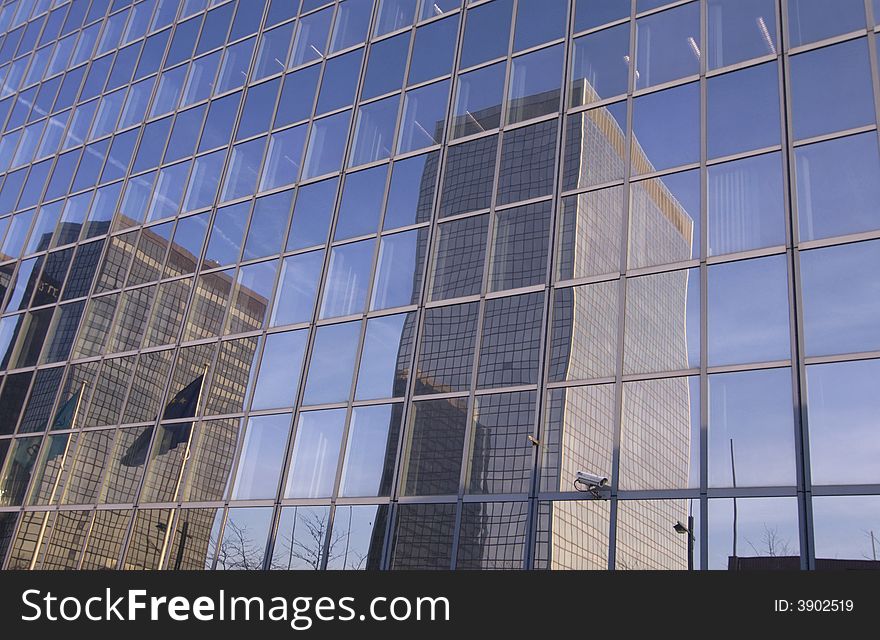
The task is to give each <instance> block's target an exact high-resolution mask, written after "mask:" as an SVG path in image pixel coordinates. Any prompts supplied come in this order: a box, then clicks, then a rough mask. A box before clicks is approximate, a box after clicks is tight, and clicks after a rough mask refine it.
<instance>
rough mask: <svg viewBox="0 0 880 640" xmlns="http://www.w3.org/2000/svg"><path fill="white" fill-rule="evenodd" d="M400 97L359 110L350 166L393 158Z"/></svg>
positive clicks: (393, 97) (367, 105)
mask: <svg viewBox="0 0 880 640" xmlns="http://www.w3.org/2000/svg"><path fill="white" fill-rule="evenodd" d="M399 103H400V96H399V95H396V96H391V97H390V98H385V99H384V100H379V101H378V102H371V103H370V104H366V105H363V106H362V107H360V108H359V109H358V115H357V124H356V125H355V131H354V145H353V149H352V151H351V160H350V161H349V165H350V166H357V165H361V164H366V163H368V162H373V161H375V160H381V159H383V158H388V157H390V156H391V150H392V149H393V147H394V125H395V124H396V123H397V107H398V104H399Z"/></svg>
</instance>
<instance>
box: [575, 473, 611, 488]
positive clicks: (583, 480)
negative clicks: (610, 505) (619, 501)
mask: <svg viewBox="0 0 880 640" xmlns="http://www.w3.org/2000/svg"><path fill="white" fill-rule="evenodd" d="M576 482H578V483H580V484H583V485H586V486H587V487H593V488H601V487H605V486H607V485H608V478H606V477H604V476H597V475H596V474H595V473H587V472H586V471H578V472H577V480H576Z"/></svg>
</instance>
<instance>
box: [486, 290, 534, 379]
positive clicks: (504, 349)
mask: <svg viewBox="0 0 880 640" xmlns="http://www.w3.org/2000/svg"><path fill="white" fill-rule="evenodd" d="M543 316H544V294H543V293H530V294H528V295H523V296H513V297H510V298H494V299H492V300H488V301H486V308H485V313H484V318H483V336H482V341H481V345H480V366H479V368H478V370H477V386H478V387H480V388H488V387H510V386H517V385H522V384H537V382H538V363H539V360H540V349H541V326H542V325H541V321H542V319H543Z"/></svg>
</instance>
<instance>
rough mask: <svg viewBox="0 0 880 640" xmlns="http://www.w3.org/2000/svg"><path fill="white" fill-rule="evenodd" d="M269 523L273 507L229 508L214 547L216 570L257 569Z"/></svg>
mask: <svg viewBox="0 0 880 640" xmlns="http://www.w3.org/2000/svg"><path fill="white" fill-rule="evenodd" d="M271 527H272V508H271V507H258V508H238V509H230V510H229V512H228V515H227V516H226V528H225V529H224V530H223V542H221V543H220V548H219V549H218V551H217V565H216V568H217V569H218V570H227V571H257V570H260V569H262V568H263V561H264V558H265V555H266V542H267V540H268V538H269V533H270V529H271Z"/></svg>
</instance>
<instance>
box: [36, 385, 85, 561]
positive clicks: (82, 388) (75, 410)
mask: <svg viewBox="0 0 880 640" xmlns="http://www.w3.org/2000/svg"><path fill="white" fill-rule="evenodd" d="M85 391H86V383H85V382H83V383H82V386H80V388H79V397H78V398H77V399H76V406H75V407H74V408H73V418H71V421H70V428H71V430H72V429H76V418H77V416H78V415H79V407H80V404H81V403H82V399H83V396H84V395H85ZM72 435H73V433H70V434H69V435H68V436H67V442H66V443H65V444H64V453H62V454H61V465H60V467H59V469H58V474H57V475H56V476H55V482H54V483H53V484H52V492H51V493H50V494H49V504H50V505H51V504H52V503H53V502H55V494H56V493H57V492H58V485H59V483H60V482H61V474H62V473H64V465H65V463H66V462H67V453H68V452H69V451H70V440H71V438H70V436H72ZM47 439H48V437H47ZM50 513H51V512H50V511H46V512H45V513H44V514H43V523H42V524H41V525H40V533H39V535H38V536H37V543H36V545H35V546H34V555H33V557H31V562H30V565H29V566H28V569H29V570H31V571H33V569H34V567H35V566H36V565H37V559H38V558H39V556H40V546H41V545H42V544H43V538H44V537H45V535H46V527H47V526H48V525H49V514H50Z"/></svg>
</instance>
